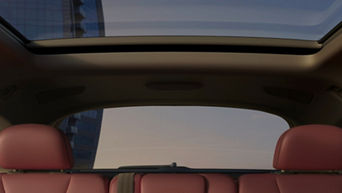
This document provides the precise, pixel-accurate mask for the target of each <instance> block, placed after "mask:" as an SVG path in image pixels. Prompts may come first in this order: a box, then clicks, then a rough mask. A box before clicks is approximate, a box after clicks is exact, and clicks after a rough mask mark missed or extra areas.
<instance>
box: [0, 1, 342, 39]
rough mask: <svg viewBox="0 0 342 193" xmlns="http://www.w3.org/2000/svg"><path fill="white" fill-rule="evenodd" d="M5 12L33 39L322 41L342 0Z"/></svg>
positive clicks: (68, 5)
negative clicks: (188, 37)
mask: <svg viewBox="0 0 342 193" xmlns="http://www.w3.org/2000/svg"><path fill="white" fill-rule="evenodd" d="M0 14H1V15H0V16H1V17H2V18H4V19H5V20H6V21H7V22H8V23H10V24H11V25H12V26H13V27H14V28H15V29H16V30H17V31H19V32H20V33H21V34H23V35H24V36H25V37H26V38H27V39H29V40H45V39H64V38H83V37H110V36H231V37H265V38H282V39H299V40H315V41H316V40H320V39H321V38H323V37H324V36H325V35H326V34H327V33H328V32H329V31H330V30H332V29H333V28H334V27H335V26H336V25H338V24H339V23H340V22H341V20H342V1H340V0H286V1H284V0H243V1H241V0H210V1H208V0H129V1H127V0H54V1H51V0H3V1H1V3H0Z"/></svg>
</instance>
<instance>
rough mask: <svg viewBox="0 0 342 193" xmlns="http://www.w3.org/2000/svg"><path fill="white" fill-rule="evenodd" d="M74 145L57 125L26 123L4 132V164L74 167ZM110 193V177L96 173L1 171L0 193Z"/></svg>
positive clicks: (0, 142)
mask: <svg viewBox="0 0 342 193" xmlns="http://www.w3.org/2000/svg"><path fill="white" fill-rule="evenodd" d="M72 160H73V159H72V155H71V148H70V144H69V142H68V140H67V139H66V137H65V136H64V135H63V134H62V133H61V132H60V131H58V130H57V129H54V128H52V127H49V126H45V125H38V124H24V125H17V126H12V127H10V128H7V129H4V130H3V131H1V132H0V166H1V167H3V168H6V169H20V170H59V169H70V168H71V167H72V164H73V161H72ZM5 192H6V193H23V192H25V193H66V192H67V193H106V192H108V181H107V180H106V179H104V178H102V177H101V176H99V175H93V174H65V173H44V172H39V173H12V174H1V180H0V193H5Z"/></svg>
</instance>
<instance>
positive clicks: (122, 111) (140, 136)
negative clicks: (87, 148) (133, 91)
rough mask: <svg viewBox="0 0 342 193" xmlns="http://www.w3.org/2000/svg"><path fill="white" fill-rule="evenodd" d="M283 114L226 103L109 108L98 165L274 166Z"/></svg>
mask: <svg viewBox="0 0 342 193" xmlns="http://www.w3.org/2000/svg"><path fill="white" fill-rule="evenodd" d="M288 128H289V126H288V124H287V122H286V121H285V120H283V119H282V118H280V117H278V116H275V115H272V114H268V113H264V112H260V111H254V110H244V109H234V108H222V107H175V106H174V107H125V108H112V109H105V110H104V115H103V122H102V128H101V134H100V140H99V145H98V150H97V155H96V160H95V164H94V168H117V167H119V166H129V165H167V164H171V163H172V162H176V163H177V164H178V165H180V166H186V167H191V168H231V169H233V168H234V169H272V161H273V152H274V148H275V144H276V141H277V140H278V137H279V136H280V135H281V134H282V133H283V132H284V131H285V130H287V129H288Z"/></svg>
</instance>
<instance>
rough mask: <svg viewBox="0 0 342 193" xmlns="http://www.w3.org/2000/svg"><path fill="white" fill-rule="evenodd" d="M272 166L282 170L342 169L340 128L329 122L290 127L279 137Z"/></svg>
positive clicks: (341, 134) (341, 131) (341, 132)
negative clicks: (328, 123)
mask: <svg viewBox="0 0 342 193" xmlns="http://www.w3.org/2000/svg"><path fill="white" fill-rule="evenodd" d="M273 166H274V168H276V169H281V170H341V169H342V129H340V128H338V127H334V126H328V125H305V126H299V127H294V128H292V129H289V130H288V131H286V132H285V133H284V134H283V135H282V136H281V137H280V138H279V140H278V143H277V147H276V150H275V155H274V160H273Z"/></svg>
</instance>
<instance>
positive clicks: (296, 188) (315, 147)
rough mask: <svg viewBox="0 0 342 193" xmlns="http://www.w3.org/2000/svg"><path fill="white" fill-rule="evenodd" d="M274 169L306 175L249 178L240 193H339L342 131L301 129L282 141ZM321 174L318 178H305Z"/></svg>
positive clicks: (341, 188)
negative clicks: (311, 172) (332, 172)
mask: <svg viewBox="0 0 342 193" xmlns="http://www.w3.org/2000/svg"><path fill="white" fill-rule="evenodd" d="M273 166H274V168H276V169H279V170H284V171H296V172H297V173H301V172H302V174H286V172H285V173H282V174H249V175H244V176H241V177H240V179H239V192H240V193H326V192H329V193H338V192H342V175H336V174H327V173H324V172H328V171H331V170H341V169H342V129H340V128H338V127H334V126H327V125H306V126H299V127H295V128H292V129H289V130H288V131H286V132H285V133H284V134H283V135H282V136H281V137H280V138H279V140H278V143H277V147H276V150H275V155H274V161H273ZM308 171H315V172H317V171H319V172H321V173H317V174H305V172H308Z"/></svg>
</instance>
